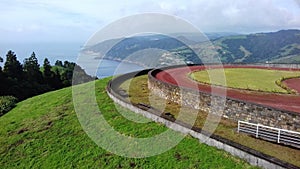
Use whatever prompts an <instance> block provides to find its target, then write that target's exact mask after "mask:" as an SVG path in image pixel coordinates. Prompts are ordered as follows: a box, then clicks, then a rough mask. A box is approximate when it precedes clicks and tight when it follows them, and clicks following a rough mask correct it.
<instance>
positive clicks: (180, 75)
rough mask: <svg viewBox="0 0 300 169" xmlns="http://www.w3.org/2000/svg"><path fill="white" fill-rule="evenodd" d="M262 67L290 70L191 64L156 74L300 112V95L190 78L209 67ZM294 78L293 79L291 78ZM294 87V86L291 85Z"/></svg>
mask: <svg viewBox="0 0 300 169" xmlns="http://www.w3.org/2000/svg"><path fill="white" fill-rule="evenodd" d="M222 67H224V68H260V69H277V70H290V69H288V68H267V67H260V66H236V65H234V66H231V65H226V66H208V67H205V66H189V67H179V68H173V69H167V70H164V71H162V72H160V73H158V74H157V75H156V78H157V79H159V80H160V81H163V82H166V83H171V84H174V85H179V86H182V87H187V88H192V89H196V90H200V91H202V92H208V93H211V92H212V91H213V94H214V95H221V96H226V97H228V98H232V99H238V100H244V101H247V102H252V103H256V104H261V105H266V106H270V107H274V108H278V109H282V110H288V111H293V112H298V113H300V96H299V95H288V94H275V93H266V92H256V91H247V90H237V89H228V88H227V89H225V88H222V87H216V86H210V85H205V84H200V83H197V82H194V81H193V80H191V79H189V77H188V73H190V72H191V71H196V70H204V69H207V68H222ZM293 70H297V69H293ZM291 80H292V79H291ZM299 82H300V79H298V80H297V82H294V81H292V82H291V83H289V82H288V83H289V85H290V84H292V83H293V84H294V83H297V84H299ZM290 87H292V86H290ZM293 89H296V90H297V89H300V86H297V85H296V87H293Z"/></svg>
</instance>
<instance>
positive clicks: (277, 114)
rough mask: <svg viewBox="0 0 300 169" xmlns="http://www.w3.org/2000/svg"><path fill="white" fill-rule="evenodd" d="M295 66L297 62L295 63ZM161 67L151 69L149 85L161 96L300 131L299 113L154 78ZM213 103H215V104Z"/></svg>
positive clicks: (213, 111) (199, 107)
mask: <svg viewBox="0 0 300 169" xmlns="http://www.w3.org/2000/svg"><path fill="white" fill-rule="evenodd" d="M293 68H294V66H293ZM160 71H162V70H160V69H154V70H152V71H150V72H149V73H148V78H149V81H148V87H149V89H150V90H151V91H152V92H154V93H155V94H157V95H159V96H160V97H163V98H166V99H169V100H171V101H173V102H176V103H178V104H182V105H186V106H190V107H192V108H195V109H199V110H203V111H206V112H209V113H213V114H219V115H220V114H221V115H222V116H223V117H225V118H229V119H232V120H235V121H238V120H242V121H247V122H251V123H259V124H262V125H266V126H271V127H277V128H281V129H287V130H293V131H300V114H299V113H296V112H290V111H285V110H279V109H276V108H272V107H267V106H264V105H259V104H255V103H250V102H245V101H242V100H235V99H232V98H224V97H221V96H212V95H211V94H209V93H204V92H200V91H198V90H194V89H190V88H185V87H179V86H177V85H173V84H170V83H166V82H162V81H160V80H158V79H156V78H155V76H156V74H157V73H159V72H160ZM212 105H214V106H212Z"/></svg>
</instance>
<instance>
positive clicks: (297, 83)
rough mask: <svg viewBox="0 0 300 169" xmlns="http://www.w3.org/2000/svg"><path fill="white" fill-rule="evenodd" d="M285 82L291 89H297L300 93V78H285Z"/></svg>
mask: <svg viewBox="0 0 300 169" xmlns="http://www.w3.org/2000/svg"><path fill="white" fill-rule="evenodd" d="M284 83H285V84H286V85H287V86H288V87H289V88H291V89H294V90H296V91H297V92H298V93H300V78H295V79H288V80H285V81H284Z"/></svg>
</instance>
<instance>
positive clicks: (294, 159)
mask: <svg viewBox="0 0 300 169" xmlns="http://www.w3.org/2000/svg"><path fill="white" fill-rule="evenodd" d="M121 88H122V89H124V90H126V91H127V92H128V93H129V98H128V100H129V101H131V102H132V103H144V104H148V105H151V106H152V107H155V108H156V109H159V110H161V111H164V112H170V113H171V114H173V115H174V116H175V117H176V118H177V117H178V113H179V111H180V110H181V113H182V114H183V115H184V116H185V117H187V118H188V117H191V113H194V111H192V110H191V108H190V107H185V106H181V105H179V104H177V103H174V102H172V101H169V100H165V99H162V98H160V97H157V96H156V95H155V94H153V93H151V91H150V90H149V89H148V76H147V75H144V76H139V77H136V78H133V79H132V80H127V81H126V82H124V83H123V84H122V85H121ZM197 113H198V115H197V119H196V121H195V124H194V126H196V127H199V128H202V127H203V125H204V123H205V121H206V118H207V113H206V112H203V111H199V112H197ZM208 123H213V122H208ZM236 129H237V122H234V121H231V120H228V119H221V121H220V123H219V124H218V127H217V129H216V130H215V132H214V134H216V135H219V136H221V137H224V138H227V139H229V140H232V141H234V142H237V143H239V144H242V145H245V146H247V147H250V148H252V149H255V150H257V151H260V152H263V153H265V154H268V155H271V156H273V157H276V158H278V159H281V160H283V161H287V162H289V163H291V164H294V165H296V166H300V151H299V150H298V149H293V148H291V147H288V146H282V145H279V144H276V143H271V142H268V141H264V140H260V139H256V138H253V137H251V136H247V135H245V134H241V133H237V132H236V131H235V130H236Z"/></svg>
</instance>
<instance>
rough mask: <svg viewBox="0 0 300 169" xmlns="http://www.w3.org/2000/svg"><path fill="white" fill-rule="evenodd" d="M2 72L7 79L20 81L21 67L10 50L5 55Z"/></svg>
mask: <svg viewBox="0 0 300 169" xmlns="http://www.w3.org/2000/svg"><path fill="white" fill-rule="evenodd" d="M3 72H4V74H5V75H6V76H7V77H10V78H12V79H17V80H22V78H23V67H22V65H21V63H20V62H19V61H18V60H17V56H16V55H15V53H14V52H13V51H11V50H10V51H8V52H7V54H6V62H5V63H4V69H3Z"/></svg>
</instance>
